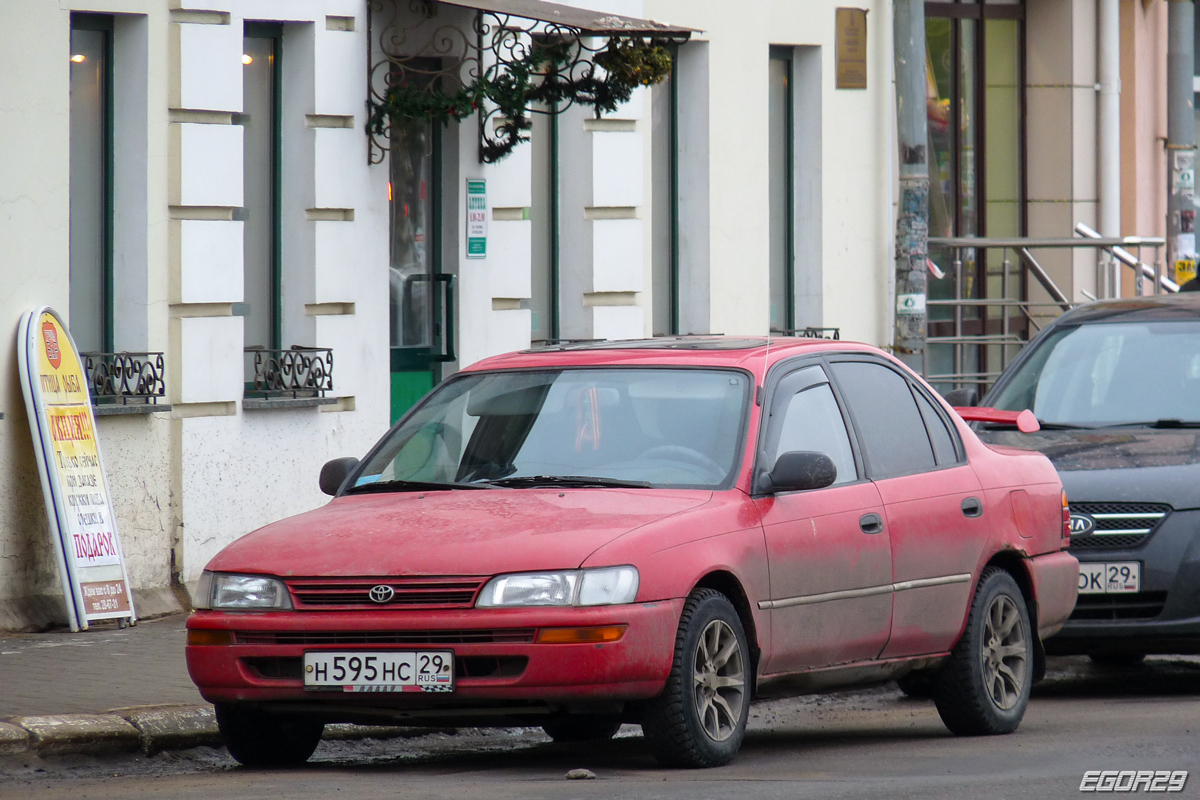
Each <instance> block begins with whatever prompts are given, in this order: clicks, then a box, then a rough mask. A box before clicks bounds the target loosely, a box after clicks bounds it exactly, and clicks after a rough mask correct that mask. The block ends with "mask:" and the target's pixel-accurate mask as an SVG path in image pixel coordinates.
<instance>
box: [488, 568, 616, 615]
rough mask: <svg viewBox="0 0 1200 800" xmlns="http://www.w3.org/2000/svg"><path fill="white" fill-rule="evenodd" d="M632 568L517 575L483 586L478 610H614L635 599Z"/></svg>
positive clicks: (520, 573)
mask: <svg viewBox="0 0 1200 800" xmlns="http://www.w3.org/2000/svg"><path fill="white" fill-rule="evenodd" d="M637 590H638V571H637V569H636V568H635V567H603V568H601V569H573V570H564V571H561V572H517V573H513V574H511V575H497V576H496V577H494V578H492V579H491V580H490V581H488V582H487V585H486V586H484V587H483V591H482V592H480V593H479V599H478V600H477V601H476V602H475V605H476V606H477V607H478V608H499V607H503V606H615V605H621V604H623V603H632V602H633V599H634V598H635V597H637Z"/></svg>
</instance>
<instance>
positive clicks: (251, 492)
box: [0, 0, 1165, 628]
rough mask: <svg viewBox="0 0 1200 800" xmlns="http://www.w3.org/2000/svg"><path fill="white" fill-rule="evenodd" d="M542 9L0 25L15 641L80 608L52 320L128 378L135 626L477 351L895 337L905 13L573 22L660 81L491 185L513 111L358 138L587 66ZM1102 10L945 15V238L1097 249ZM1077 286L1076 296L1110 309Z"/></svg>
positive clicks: (687, 4)
mask: <svg viewBox="0 0 1200 800" xmlns="http://www.w3.org/2000/svg"><path fill="white" fill-rule="evenodd" d="M517 5H519V6H520V7H521V8H522V9H523V11H524V13H529V14H534V16H537V17H539V18H538V19H530V18H518V17H516V16H515V15H513V14H512V13H511V8H512V7H513V6H512V5H510V4H507V3H506V2H505V0H478V2H471V1H470V0H462V2H461V3H459V2H454V3H451V2H442V3H424V2H420V3H410V2H408V1H407V0H287V2H284V0H204V1H203V2H201V0H195V1H194V2H193V0H170V2H167V1H166V0H71V2H65V3H61V4H55V5H50V4H46V3H43V2H38V1H37V0H20V1H19V2H14V3H9V4H7V5H6V6H5V7H4V9H3V10H2V11H0V15H3V20H4V22H5V24H4V25H0V96H3V97H5V103H4V104H3V106H2V107H0V141H3V142H4V144H5V147H4V148H3V149H2V150H0V241H3V242H4V243H5V249H4V252H3V254H2V255H0V274H3V275H4V277H5V279H6V280H5V284H6V291H5V292H3V293H0V329H3V330H7V331H8V333H7V338H5V339H0V387H2V390H0V412H2V413H3V417H2V418H0V496H2V497H4V498H5V500H4V501H3V502H2V503H0V628H25V627H37V626H44V625H47V624H52V623H55V622H60V621H61V620H62V619H63V618H64V614H63V611H62V601H61V597H60V596H59V589H58V579H57V575H56V572H55V570H56V567H55V559H54V557H53V553H52V550H51V549H50V542H49V537H48V533H47V524H46V519H45V511H44V508H43V505H42V499H41V491H40V487H39V483H38V477H37V470H36V467H35V462H34V455H33V450H32V440H31V437H30V433H29V425H28V421H27V419H26V415H25V410H24V405H23V401H22V398H21V392H20V386H19V382H18V377H17V367H16V357H15V353H16V328H17V322H18V319H19V318H20V315H21V314H22V313H23V312H24V311H26V310H27V309H29V308H32V307H34V306H38V305H49V306H52V307H54V308H55V309H57V310H58V311H59V312H60V313H62V314H64V315H65V316H66V317H67V318H68V319H69V320H70V325H71V328H72V332H73V335H74V337H75V338H76V340H77V343H78V345H79V347H80V349H81V350H83V351H86V352H89V353H93V354H95V355H94V356H93V361H94V368H95V369H96V370H97V371H99V372H100V373H101V378H103V377H104V375H106V374H107V375H117V376H118V378H120V377H121V376H124V383H122V381H121V380H116V381H115V382H113V381H110V382H109V383H105V382H104V381H103V380H100V381H99V382H98V383H97V384H96V386H97V387H98V388H101V389H102V390H103V392H102V396H98V397H97V398H96V408H97V413H98V418H97V426H98V429H99V435H100V439H101V442H102V448H103V451H102V452H103V456H104V459H105V466H106V468H107V472H108V475H109V480H110V482H111V484H112V493H113V500H114V504H115V511H116V514H117V521H118V526H119V530H120V534H121V538H122V542H123V545H124V549H125V554H126V558H127V560H128V562H129V569H130V579H131V581H132V583H133V585H134V588H135V597H136V599H137V601H138V605H139V612H140V613H142V614H153V613H161V612H164V611H170V610H173V609H176V608H178V607H179V600H178V599H177V597H176V595H175V594H174V593H173V591H172V587H181V586H187V585H188V584H189V583H192V582H193V581H195V579H196V578H197V577H198V575H199V574H200V571H201V570H202V569H203V567H204V564H205V563H206V562H207V560H208V559H209V558H210V557H211V556H212V555H213V554H214V553H215V552H216V551H217V550H219V549H220V548H221V547H223V546H224V545H225V544H227V543H228V542H230V541H232V540H233V539H235V538H237V537H239V536H241V535H244V534H245V533H247V532H249V531H251V530H253V529H255V528H257V527H259V526H261V525H263V524H266V523H268V522H271V521H273V520H276V519H279V518H281V517H284V516H287V515H290V514H294V513H298V512H301V511H305V510H308V509H311V508H314V507H316V506H318V505H320V504H321V503H322V502H324V500H325V498H324V496H323V495H321V494H320V492H319V491H318V488H317V481H316V477H317V474H318V471H319V469H320V466H321V464H323V463H324V462H325V461H326V460H328V459H330V458H334V457H338V456H343V455H360V456H361V455H362V454H363V453H365V452H366V450H367V449H368V448H369V447H370V446H371V444H372V443H373V442H374V441H375V440H376V439H377V438H378V437H379V436H380V435H381V434H382V433H383V432H384V431H385V430H386V428H387V427H388V426H389V425H390V424H391V423H392V422H394V421H395V420H396V419H398V418H399V416H400V415H402V414H403V413H404V411H406V410H407V409H408V408H409V407H410V406H411V405H412V404H413V403H414V402H415V401H416V400H417V399H418V398H419V397H420V396H421V395H422V394H424V392H426V391H427V390H428V389H429V388H430V387H432V386H433V385H435V384H436V383H437V382H438V381H441V380H443V379H445V378H446V377H448V376H450V375H452V374H453V373H454V372H455V371H457V370H459V369H461V368H463V367H465V366H467V365H469V364H472V363H474V362H476V361H478V360H479V359H481V358H484V357H487V356H489V355H492V354H496V353H501V352H505V351H509V350H514V349H521V348H526V347H529V346H530V345H531V343H537V342H539V341H550V340H562V339H622V338H641V337H647V336H654V335H668V336H669V335H679V334H688V333H727V334H765V333H767V332H769V331H775V332H789V331H797V330H803V329H806V328H811V329H815V330H814V332H816V333H820V332H822V329H826V328H837V329H838V331H839V334H840V335H841V336H842V337H843V338H847V339H855V340H860V341H866V342H870V343H872V344H877V345H884V346H886V345H887V344H888V342H889V340H890V337H891V328H892V314H893V311H892V305H893V303H894V297H893V295H894V293H893V291H892V288H891V286H892V283H893V280H892V271H893V261H892V253H893V237H894V232H893V231H894V224H895V223H894V220H895V202H896V201H895V197H896V181H895V174H896V155H895V140H896V136H895V112H894V109H895V99H894V90H893V82H892V70H893V66H892V41H891V24H892V23H891V4H890V3H888V2H885V0H870V2H864V1H863V0H860V2H859V4H858V5H859V6H860V8H858V9H842V11H847V10H849V11H854V12H856V13H853V14H849V15H844V14H842V13H840V12H839V8H838V7H837V4H836V3H833V2H828V0H798V1H796V2H783V0H771V1H768V0H752V2H749V3H744V4H741V5H740V6H736V7H732V6H730V4H728V3H723V2H717V1H716V0H594V2H577V3H573V4H571V5H570V6H568V7H567V8H566V12H569V18H570V19H571V20H574V21H577V22H578V21H580V20H582V22H579V24H577V25H576V26H574V30H576V31H579V30H583V32H584V34H587V33H588V32H593V33H594V32H596V31H602V32H603V33H601V34H598V35H590V36H589V35H583V36H581V37H577V40H578V41H579V42H582V44H583V45H585V50H586V49H587V48H602V47H603V46H604V44H605V42H606V41H607V36H608V35H611V33H612V32H613V31H620V30H625V31H626V32H627V33H628V32H630V31H633V32H635V33H637V35H639V36H641V35H643V34H644V35H645V36H646V37H658V39H660V40H661V41H662V42H664V45H665V46H668V47H669V49H670V52H671V55H672V62H671V63H672V66H671V68H670V72H669V75H667V76H666V77H665V79H664V80H663V81H661V82H660V83H657V84H655V85H653V86H647V87H643V88H639V89H636V90H635V91H634V92H633V94H632V96H631V98H630V99H629V101H628V102H625V103H622V104H620V105H619V106H618V107H617V108H615V110H612V111H609V112H605V113H601V114H596V113H595V112H594V110H593V109H591V108H589V107H586V106H584V105H580V104H578V103H576V104H571V105H567V104H562V105H553V104H551V105H547V104H542V105H540V106H535V108H534V111H535V112H537V113H534V114H532V120H531V127H530V128H529V130H528V131H527V132H526V133H527V136H528V139H529V141H526V142H521V143H519V144H517V145H516V147H514V148H513V149H512V151H511V153H509V154H508V155H507V156H506V157H504V158H501V159H499V160H494V161H489V160H488V159H486V158H485V157H484V155H485V151H484V148H485V146H486V145H487V144H488V142H489V141H494V140H495V139H496V138H497V136H500V135H502V131H503V126H504V123H505V119H504V117H503V115H498V114H496V113H493V112H494V111H495V109H494V108H492V107H491V106H489V105H488V104H486V103H484V104H483V105H482V106H481V108H477V109H470V110H469V113H465V114H462V115H461V118H459V117H457V116H456V117H454V118H453V119H449V120H448V121H446V122H445V123H443V122H442V121H440V120H435V121H429V120H427V119H409V120H407V121H403V120H396V119H391V120H390V122H389V121H388V120H386V119H384V120H383V122H384V123H385V124H381V125H379V126H376V127H374V128H373V129H372V132H371V133H370V134H368V132H367V129H368V124H369V123H370V122H371V121H372V120H373V117H372V113H373V108H374V107H373V106H371V105H369V103H371V102H374V103H376V104H379V103H380V102H382V101H384V100H385V99H386V98H387V97H388V89H389V87H392V86H400V85H408V84H406V83H404V82H405V81H409V82H412V85H413V86H416V85H418V84H420V86H421V87H423V88H429V87H433V88H434V89H436V90H437V91H439V92H441V93H442V94H443V95H444V94H447V93H451V94H452V93H453V91H455V90H456V88H457V87H460V86H465V85H467V84H469V83H470V81H471V78H472V74H473V73H472V71H471V70H472V69H489V68H493V67H495V66H496V63H497V60H500V59H501V58H502V57H501V56H500V55H499V54H498V53H499V50H500V49H501V48H502V45H497V44H495V42H492V43H491V44H489V45H488V46H486V47H481V46H480V43H481V42H483V41H484V39H485V38H486V36H485V34H487V35H490V36H496V35H497V33H498V32H500V33H501V34H503V32H504V31H508V33H507V34H503V35H502V36H501V41H502V40H503V38H504V36H507V37H508V41H510V42H517V43H518V44H521V43H523V44H521V46H529V45H530V44H531V43H534V42H540V43H543V44H544V43H554V42H558V41H560V39H561V40H562V41H567V40H571V38H570V36H567V34H568V33H569V31H567V30H566V29H567V28H571V27H572V26H570V25H565V26H564V25H563V24H562V19H563V17H561V14H562V13H564V11H563V8H562V7H559V8H558V10H557V11H556V10H555V8H554V7H550V6H548V5H547V4H538V3H534V2H528V0H523V1H522V2H521V3H519V4H517ZM1092 5H1093V4H1092V3H1091V2H1090V0H1086V1H1085V0H1028V2H1027V3H1019V2H996V0H988V2H983V3H929V4H927V14H928V22H927V31H928V41H929V70H930V74H931V81H930V85H931V89H930V100H929V114H930V123H931V153H932V154H933V155H934V158H932V159H931V161H932V162H933V163H934V165H935V167H934V169H935V170H936V174H934V175H932V176H931V177H933V178H934V183H935V188H936V189H937V190H938V191H936V192H931V194H932V195H933V196H934V200H933V202H934V204H935V206H936V207H934V206H931V220H932V222H933V224H935V225H939V226H941V227H940V228H939V231H940V232H942V233H943V234H949V235H964V234H968V233H974V234H984V233H987V234H991V235H999V234H1001V233H1003V234H1004V235H1019V234H1039V235H1043V234H1044V235H1055V236H1068V235H1070V230H1071V227H1073V224H1074V222H1080V221H1081V222H1089V220H1091V221H1092V222H1094V204H1095V201H1096V197H1095V193H1096V189H1095V181H1096V175H1095V141H1096V136H1097V130H1096V124H1097V117H1096V112H1095V103H1094V94H1095V88H1094V86H1093V84H1094V82H1095V75H1094V72H1095V58H1094V54H1095V49H1096V46H1097V42H1096V30H1095V26H1096V19H1095V14H1094V13H1093V12H1091V11H1090V10H1089V8H1090V7H1091V6H1092ZM1162 5H1163V2H1162V0H1152V2H1147V3H1143V2H1141V0H1123V5H1122V9H1123V13H1124V14H1125V15H1126V18H1127V20H1128V21H1125V22H1123V32H1122V36H1123V38H1122V43H1123V50H1122V59H1123V60H1122V66H1123V68H1124V67H1128V69H1129V70H1131V73H1130V77H1128V78H1124V77H1123V83H1124V85H1125V87H1126V89H1125V92H1126V93H1125V94H1124V95H1123V98H1124V99H1123V102H1134V103H1136V104H1137V106H1136V108H1137V110H1138V111H1137V113H1136V114H1131V115H1128V116H1129V117H1130V118H1131V119H1133V118H1136V119H1142V118H1143V117H1145V118H1146V119H1150V117H1149V116H1146V113H1143V111H1142V106H1143V104H1144V105H1145V107H1146V108H1147V109H1151V110H1153V108H1155V106H1154V104H1155V103H1161V97H1160V96H1157V95H1155V94H1154V92H1153V87H1155V86H1157V85H1159V84H1158V83H1155V81H1157V80H1158V78H1156V77H1153V75H1154V70H1156V69H1161V62H1162V60H1163V51H1164V50H1165V36H1164V37H1160V36H1159V34H1158V33H1157V32H1156V31H1157V30H1158V29H1156V28H1154V25H1156V24H1159V23H1157V22H1155V20H1157V19H1159V17H1158V16H1155V15H1160V16H1162V17H1165V11H1163V10H1162V9H1161V8H1160V7H1161V6H1162ZM530 9H533V10H532V11H531V10H530ZM535 12H537V13H535ZM863 12H865V13H863ZM556 14H558V15H560V16H555V15H556ZM571 15H573V16H571ZM556 19H557V20H559V21H558V22H555V20H556ZM1123 19H1124V18H1123ZM647 20H652V21H657V22H658V23H659V24H658V26H657V27H656V26H655V25H652V24H650V23H649V22H646V21H647ZM855 25H857V26H858V27H855ZM1138 26H1140V27H1138ZM1160 27H1161V25H1160ZM1135 29H1136V31H1135ZM1127 31H1128V32H1127ZM556 37H557V38H556ZM563 37H565V38H563ZM1127 40H1128V41H1129V42H1132V44H1130V45H1129V49H1128V50H1129V51H1128V52H1126V50H1125V43H1126V41H1127ZM571 41H576V40H571ZM1064 42H1069V44H1070V46H1069V47H1064V44H1063V43H1064ZM1089 53H1091V54H1092V55H1089ZM510 57H511V54H510ZM589 58H593V59H594V56H589ZM585 60H586V59H585ZM1147 76H1150V77H1147ZM422 81H423V82H424V83H422ZM1159 83H1161V81H1160V82H1159ZM1143 85H1144V88H1138V89H1137V90H1136V92H1134V90H1133V89H1132V88H1131V87H1133V86H1137V87H1143ZM1131 94H1132V95H1133V96H1134V97H1135V98H1136V100H1132V101H1130V100H1129V97H1130V96H1131ZM1137 125H1138V126H1140V127H1137V128H1136V130H1133V131H1131V132H1127V131H1125V130H1124V129H1123V130H1122V136H1123V137H1124V138H1123V139H1122V142H1123V147H1127V148H1128V153H1130V154H1132V155H1129V156H1128V161H1126V162H1123V163H1127V164H1135V165H1136V166H1131V167H1129V170H1130V172H1129V175H1128V176H1126V174H1125V173H1124V172H1123V177H1122V180H1123V181H1130V182H1136V183H1137V185H1138V186H1139V187H1143V184H1144V185H1145V186H1149V187H1150V190H1149V193H1150V194H1153V192H1154V191H1158V189H1155V188H1154V186H1155V185H1156V184H1155V180H1156V179H1155V178H1154V174H1155V170H1156V169H1157V174H1158V175H1160V176H1163V175H1164V171H1165V166H1163V168H1162V169H1158V167H1157V162H1154V159H1155V158H1156V157H1157V156H1156V155H1155V152H1154V150H1153V141H1152V137H1153V135H1154V131H1152V130H1150V128H1151V127H1153V126H1152V125H1150V126H1149V127H1147V124H1144V123H1143V122H1138V123H1137ZM1143 128H1146V130H1143ZM1127 140H1128V142H1127ZM1064 148H1065V149H1064ZM1123 152H1125V151H1123ZM1137 159H1142V160H1143V161H1146V163H1147V165H1148V166H1146V167H1145V168H1143V167H1142V166H1140V165H1141V163H1142V162H1141V161H1138V160H1137ZM1157 180H1159V181H1160V183H1159V184H1157V185H1158V187H1159V188H1161V181H1162V180H1163V178H1162V177H1160V178H1158V179H1157ZM1158 193H1159V194H1162V192H1161V191H1159V192H1158ZM1147 196H1148V197H1149V194H1148V195H1147ZM1137 202H1141V201H1137ZM1145 202H1146V203H1152V202H1153V201H1152V200H1150V199H1147V200H1146V201H1145ZM1156 214H1157V216H1155V215H1156ZM1089 215H1091V216H1089ZM1161 218H1162V214H1161V213H1158V211H1157V209H1151V210H1149V211H1143V210H1140V207H1139V210H1137V211H1136V212H1135V211H1123V219H1124V220H1127V221H1128V222H1129V224H1130V225H1133V224H1134V220H1136V224H1137V225H1143V224H1145V225H1151V224H1153V223H1154V220H1156V219H1157V220H1158V224H1159V225H1160V226H1161ZM1089 224H1092V223H1091V222H1089ZM1134 231H1136V232H1137V233H1141V234H1153V233H1154V231H1151V230H1144V229H1137V228H1131V229H1130V230H1129V231H1128V232H1134ZM935 258H936V256H935ZM1072 263H1073V262H1071V260H1070V258H1068V259H1067V260H1066V261H1065V262H1063V263H1062V264H1058V263H1052V264H1051V265H1050V269H1052V270H1054V274H1055V275H1056V280H1061V281H1062V282H1063V285H1066V286H1069V287H1070V291H1071V292H1072V293H1073V296H1080V293H1081V292H1083V291H1085V290H1089V291H1090V289H1089V287H1091V288H1092V289H1094V284H1089V283H1088V281H1089V278H1088V275H1089V271H1088V269H1085V268H1083V267H1078V266H1072ZM1090 274H1093V275H1094V270H1092V272H1091V273H1090ZM973 280H974V283H973V286H974V287H975V288H973V289H970V290H969V291H975V292H983V291H991V292H993V294H994V292H996V291H1000V289H999V288H995V287H993V288H985V289H980V288H979V287H980V286H983V287H989V286H990V285H991V284H994V283H996V281H995V280H992V278H991V277H989V274H988V271H987V269H986V268H982V269H981V270H980V271H979V273H978V275H977V276H976V277H975V278H973ZM989 281H990V283H989ZM937 291H938V289H937V288H936V286H935V287H934V288H932V289H931V296H933V295H934V294H936V292H937ZM1014 291H1024V289H1020V288H1018V289H1015V290H1014ZM935 322H936V320H935ZM827 335H828V334H827ZM105 354H108V355H105ZM117 354H126V355H117ZM128 354H133V355H128ZM130 375H136V376H137V377H139V378H141V379H142V380H141V382H140V385H139V381H138V380H137V379H134V380H133V381H132V383H130V381H129V376H130Z"/></svg>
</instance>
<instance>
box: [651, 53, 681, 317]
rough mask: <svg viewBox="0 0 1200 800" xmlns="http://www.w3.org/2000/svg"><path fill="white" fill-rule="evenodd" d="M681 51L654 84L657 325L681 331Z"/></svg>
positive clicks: (653, 273) (653, 220) (653, 236)
mask: <svg viewBox="0 0 1200 800" xmlns="http://www.w3.org/2000/svg"><path fill="white" fill-rule="evenodd" d="M678 56H679V53H678V50H677V49H676V51H674V52H672V54H671V74H670V75H669V76H668V77H667V78H666V79H665V80H663V81H662V82H661V83H658V84H656V85H655V86H654V87H652V88H651V89H650V117H651V119H650V164H651V167H650V168H651V176H650V185H651V187H652V188H651V198H650V202H651V209H650V215H651V226H652V229H651V251H650V252H651V258H650V280H651V286H650V288H651V330H652V332H653V334H654V335H655V336H673V335H676V334H678V333H679V332H680V331H679V128H678V124H677V123H678V120H679V94H678V92H677V90H676V86H677V84H678V69H679V67H678V64H679V58H678Z"/></svg>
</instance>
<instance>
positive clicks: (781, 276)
mask: <svg viewBox="0 0 1200 800" xmlns="http://www.w3.org/2000/svg"><path fill="white" fill-rule="evenodd" d="M768 81H769V90H768V110H767V126H768V138H767V164H768V182H767V183H768V188H767V191H768V196H769V215H770V219H769V226H768V227H769V233H768V239H769V265H770V266H769V272H768V276H769V298H770V301H769V302H770V320H769V321H770V330H771V331H772V332H773V333H783V332H785V331H790V330H793V329H794V328H795V327H796V302H795V275H794V271H793V270H794V250H795V243H794V224H795V219H794V216H795V214H794V205H795V192H794V182H793V175H794V169H793V158H794V152H793V143H794V138H795V137H794V134H793V108H792V102H793V101H792V51H791V49H790V48H781V47H772V48H771V58H770V61H769V72H768Z"/></svg>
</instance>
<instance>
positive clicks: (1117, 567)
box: [1079, 561, 1142, 594]
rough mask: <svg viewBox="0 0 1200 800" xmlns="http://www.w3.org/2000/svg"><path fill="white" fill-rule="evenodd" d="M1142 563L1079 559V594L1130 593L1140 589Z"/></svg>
mask: <svg viewBox="0 0 1200 800" xmlns="http://www.w3.org/2000/svg"><path fill="white" fill-rule="evenodd" d="M1141 588H1142V565H1141V564H1140V563H1139V562H1137V561H1108V562H1104V561H1080V562H1079V593H1080V594H1131V593H1133V592H1138V591H1141Z"/></svg>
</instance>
